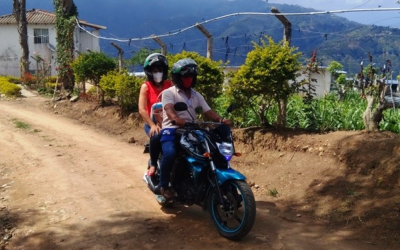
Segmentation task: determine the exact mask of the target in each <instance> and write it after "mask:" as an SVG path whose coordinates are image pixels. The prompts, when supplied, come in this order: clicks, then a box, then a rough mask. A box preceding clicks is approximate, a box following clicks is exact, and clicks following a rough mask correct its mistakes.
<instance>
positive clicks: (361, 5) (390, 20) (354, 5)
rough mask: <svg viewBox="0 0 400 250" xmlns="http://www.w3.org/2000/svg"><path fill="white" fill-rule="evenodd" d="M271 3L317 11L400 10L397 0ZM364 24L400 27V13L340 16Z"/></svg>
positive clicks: (271, 0) (281, 0)
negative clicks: (293, 5) (298, 6)
mask: <svg viewBox="0 0 400 250" xmlns="http://www.w3.org/2000/svg"><path fill="white" fill-rule="evenodd" d="M268 2H269V3H281V4H297V5H301V6H304V7H309V8H313V9H317V10H350V9H372V8H400V4H398V3H397V0H301V1H299V0H268ZM340 16H343V17H346V18H348V19H350V20H352V21H356V22H359V23H363V24H376V25H381V26H391V27H396V28H399V27H400V10H399V11H374V12H372V11H371V12H369V11H368V12H350V13H344V14H340Z"/></svg>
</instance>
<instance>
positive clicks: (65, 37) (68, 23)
mask: <svg viewBox="0 0 400 250" xmlns="http://www.w3.org/2000/svg"><path fill="white" fill-rule="evenodd" d="M53 4H54V9H55V13H56V25H55V28H56V32H57V47H56V51H57V59H56V60H57V63H58V67H57V72H58V77H59V79H60V81H61V82H62V86H63V89H64V90H68V91H72V89H73V88H74V83H75V79H74V75H73V74H72V72H71V67H70V65H71V63H72V62H73V60H74V51H75V48H74V30H75V26H76V19H77V16H78V10H77V8H76V5H75V4H74V1H73V0H53Z"/></svg>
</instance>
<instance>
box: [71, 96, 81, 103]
mask: <svg viewBox="0 0 400 250" xmlns="http://www.w3.org/2000/svg"><path fill="white" fill-rule="evenodd" d="M78 100H79V96H73V97H71V99H69V101H70V102H76V101H78Z"/></svg>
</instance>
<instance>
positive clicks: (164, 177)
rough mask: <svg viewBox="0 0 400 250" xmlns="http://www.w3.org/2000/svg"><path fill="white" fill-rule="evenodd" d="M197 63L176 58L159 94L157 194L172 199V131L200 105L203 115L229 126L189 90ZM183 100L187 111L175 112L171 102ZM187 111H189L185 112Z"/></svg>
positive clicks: (188, 59)
mask: <svg viewBox="0 0 400 250" xmlns="http://www.w3.org/2000/svg"><path fill="white" fill-rule="evenodd" d="M197 74H198V67H197V63H196V62H195V61H194V60H193V59H191V58H184V59H181V60H179V61H177V62H176V63H175V64H174V65H173V67H172V70H171V76H172V81H173V83H174V86H173V87H171V88H169V89H167V90H165V91H164V92H163V93H162V105H163V108H164V114H163V124H162V127H163V129H162V131H161V134H162V137H161V145H162V150H163V157H162V159H161V163H160V165H161V166H160V168H161V174H160V183H159V188H160V192H161V194H162V195H163V196H164V198H166V199H172V198H173V193H172V191H171V190H170V188H169V180H170V172H171V169H172V165H173V163H174V160H175V156H176V146H177V143H178V142H177V139H178V138H179V136H175V130H176V128H178V127H182V126H184V125H185V123H186V122H194V121H193V119H196V111H195V109H197V108H201V111H202V112H203V113H204V115H205V116H206V117H207V118H208V119H209V120H212V121H215V122H221V123H225V124H226V125H230V124H231V122H230V120H228V119H223V118H222V117H221V116H220V115H218V114H217V113H216V112H215V111H213V110H211V108H210V107H209V106H208V104H207V103H206V101H205V100H204V97H203V96H202V95H201V94H200V93H199V92H197V91H195V90H194V89H193V87H194V86H195V85H196V82H197ZM177 102H184V103H186V104H187V106H188V110H187V111H175V110H174V104H175V103H177ZM189 113H190V114H189Z"/></svg>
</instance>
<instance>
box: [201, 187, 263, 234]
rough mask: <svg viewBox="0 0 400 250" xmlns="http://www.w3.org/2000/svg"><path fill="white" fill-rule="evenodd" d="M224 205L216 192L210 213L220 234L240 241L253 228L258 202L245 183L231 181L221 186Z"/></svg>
mask: <svg viewBox="0 0 400 250" xmlns="http://www.w3.org/2000/svg"><path fill="white" fill-rule="evenodd" d="M221 192H222V197H223V201H224V204H221V203H220V199H219V197H218V194H217V193H216V191H214V192H213V193H212V194H211V195H210V200H209V203H208V204H209V212H210V216H211V219H212V221H213V222H214V225H215V227H216V228H217V230H218V232H219V233H220V234H221V235H222V236H223V237H225V238H227V239H230V240H239V239H241V238H243V237H244V236H246V235H247V234H248V233H249V232H250V230H251V228H252V227H253V224H254V221H255V218H256V202H255V200H254V195H253V192H252V191H251V188H250V186H249V185H248V184H247V183H246V182H244V181H238V180H231V181H227V182H225V183H224V184H223V185H222V186H221Z"/></svg>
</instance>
